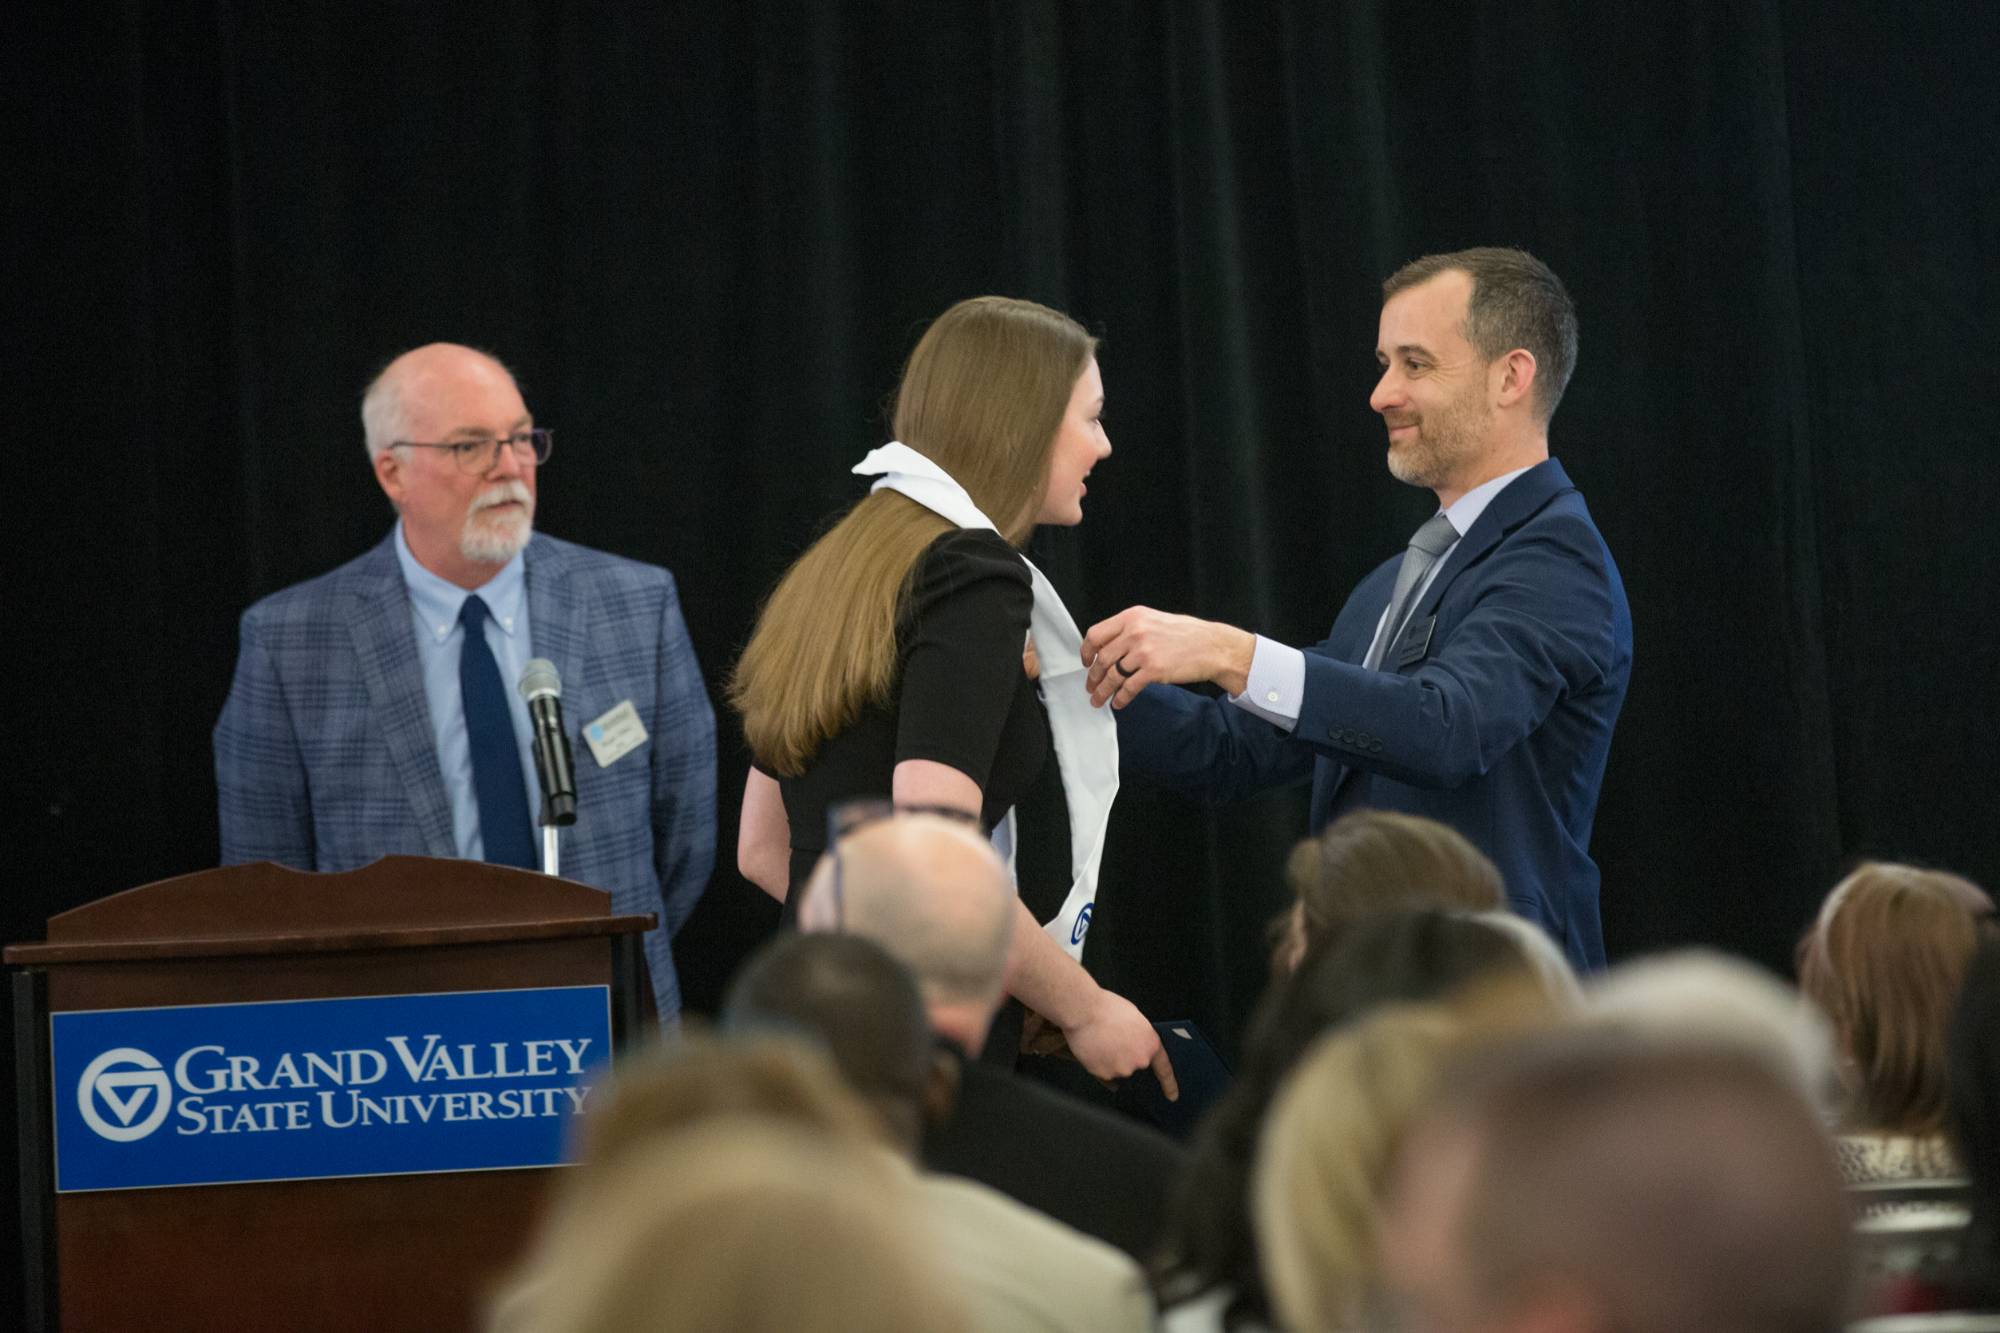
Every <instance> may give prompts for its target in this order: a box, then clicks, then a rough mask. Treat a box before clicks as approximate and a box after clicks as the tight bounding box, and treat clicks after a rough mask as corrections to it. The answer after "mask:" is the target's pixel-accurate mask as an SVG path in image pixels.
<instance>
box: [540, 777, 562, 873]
mask: <svg viewBox="0 0 2000 1333" xmlns="http://www.w3.org/2000/svg"><path fill="white" fill-rule="evenodd" d="M561 864H562V853H561V851H560V850H559V848H558V847H557V845H556V825H555V823H554V822H553V821H552V820H551V819H550V818H549V798H548V797H546V796H544V797H543V798H542V873H543V874H544V875H555V874H559V873H561V872H560V869H559V867H560V866H561Z"/></svg>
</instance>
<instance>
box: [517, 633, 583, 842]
mask: <svg viewBox="0 0 2000 1333" xmlns="http://www.w3.org/2000/svg"><path fill="white" fill-rule="evenodd" d="M518 688H519V689H520V691H521V697H522V698H523V699H526V700H527V701H528V717H529V719H530V721H531V722H532V723H533V725H534V729H535V775H536V776H537V777H539V778H540V779H541V780H542V823H543V824H545V825H569V824H574V823H575V822H576V765H575V764H574V763H573V762H572V761H571V759H570V752H569V737H568V736H566V735H564V734H563V721H562V677H561V676H559V675H557V674H556V664H555V663H554V662H551V661H549V659H548V658H546V657H537V658H535V659H534V660H533V661H531V662H529V663H528V665H526V666H525V667H522V668H521V681H520V685H519V686H518Z"/></svg>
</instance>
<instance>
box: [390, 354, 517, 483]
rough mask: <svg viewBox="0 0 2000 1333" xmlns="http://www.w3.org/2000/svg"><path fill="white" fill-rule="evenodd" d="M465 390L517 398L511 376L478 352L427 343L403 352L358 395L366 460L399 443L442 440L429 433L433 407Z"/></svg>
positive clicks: (440, 434)
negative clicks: (366, 447) (367, 457)
mask: <svg viewBox="0 0 2000 1333" xmlns="http://www.w3.org/2000/svg"><path fill="white" fill-rule="evenodd" d="M467 391H474V392H479V393H482V394H495V393H497V394H500V395H502V396H505V395H507V394H512V395H513V397H514V398H515V399H516V400H518V399H519V398H520V389H519V387H518V386H517V385H516V384H515V383H514V372H513V371H511V370H509V369H507V367H506V366H504V365H502V364H501V363H500V359H499V358H498V357H496V356H493V355H492V354H491V353H488V352H482V351H480V350H479V349H478V348H477V347H466V346H464V345H462V344H460V343H426V344H425V345H424V346H422V347H413V348H411V349H410V350H409V351H407V352H404V353H403V354H402V355H401V356H399V357H397V358H396V359H395V360H393V361H391V362H390V363H389V364H388V365H386V366H384V367H382V371H381V373H380V374H378V375H377V376H376V377H375V378H374V379H373V380H371V381H370V382H369V384H368V388H367V389H366V390H364V391H363V393H362V395H361V427H362V431H363V433H364V434H365V436H366V438H367V442H368V456H369V457H370V458H373V457H375V455H377V454H379V453H381V452H382V451H383V450H384V449H387V448H388V447H389V446H390V445H391V444H394V443H395V442H396V441H398V440H438V439H443V438H444V432H443V431H435V430H433V429H431V428H430V422H429V417H430V416H432V415H434V412H433V411H432V410H431V408H432V405H433V404H436V405H439V406H443V405H444V403H445V402H447V401H448V400H451V399H454V398H456V397H458V396H460V395H462V394H464V393H466V392H467ZM524 410H525V409H524Z"/></svg>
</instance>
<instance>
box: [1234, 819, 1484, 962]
mask: <svg viewBox="0 0 2000 1333" xmlns="http://www.w3.org/2000/svg"><path fill="white" fill-rule="evenodd" d="M1285 879H1286V881H1287V882H1289V883H1290V884H1291V886H1292V894H1293V897H1294V899H1295V901H1294V902H1293V904H1292V907H1291V909H1290V911H1289V912H1288V914H1287V915H1286V916H1285V917H1284V918H1282V921H1281V926H1280V931H1279V938H1278V944H1277V950H1276V957H1275V958H1274V960H1273V961H1274V963H1275V964H1276V966H1277V968H1278V969H1279V970H1281V971H1287V972H1288V971H1290V970H1291V969H1293V968H1295V967H1297V966H1298V965H1299V960H1300V959H1302V958H1304V957H1305V955H1306V951H1307V949H1309V948H1311V947H1313V946H1315V945H1319V944H1321V943H1322V942H1323V941H1325V940H1327V939H1328V938H1330V937H1331V936H1332V935H1333V934H1334V933H1335V932H1336V931H1338V930H1339V929H1341V928H1342V927H1343V926H1346V925H1348V924H1349V923H1351V922H1354V921H1357V920H1359V919H1360V918H1362V917H1365V916H1370V915H1373V914H1375V913H1378V912H1392V911H1398V910H1401V909H1403V908H1410V907H1442V908H1463V909H1464V910H1466V911H1472V912H1484V911H1492V910H1495V909H1498V908H1500V907H1503V906H1505V904H1506V901H1507V891H1506V887H1505V885H1503V884H1502V882H1501V879H1500V872H1499V870H1498V869H1496V868H1495V867H1494V865H1493V862H1492V861H1490V860H1488V859H1487V857H1486V854H1485V853H1483V852H1481V851H1480V850H1479V849H1478V848H1477V847H1474V846H1473V845H1472V844H1471V843H1470V842H1467V841H1466V839H1465V836H1464V835H1463V834H1461V833H1459V832H1458V831H1457V830H1455V829H1451V828H1447V827H1446V826H1445V825H1443V824H1440V823H1438V822H1437V821H1436V820H1434V819H1425V818H1423V817H1421V816H1419V815H1404V814H1397V813H1395V812H1393V811H1389V810H1356V811H1354V812H1352V813H1350V814H1345V815H1342V816H1341V817H1340V818H1339V819H1336V820H1334V821H1333V822H1332V823H1331V824H1329V825H1327V826H1326V828H1325V829H1324V830H1323V831H1322V832H1321V833H1320V834H1319V836H1318V837H1315V838H1307V839H1305V840H1304V841H1302V842H1300V843H1299V845H1298V846H1296V847H1294V848H1293V849H1292V855H1291V859H1290V860H1289V861H1287V862H1286V863H1285Z"/></svg>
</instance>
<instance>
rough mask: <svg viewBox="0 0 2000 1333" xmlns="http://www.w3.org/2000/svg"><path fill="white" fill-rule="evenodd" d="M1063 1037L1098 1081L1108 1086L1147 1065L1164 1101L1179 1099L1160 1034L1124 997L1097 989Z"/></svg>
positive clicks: (1178, 1087)
mask: <svg viewBox="0 0 2000 1333" xmlns="http://www.w3.org/2000/svg"><path fill="white" fill-rule="evenodd" d="M1063 1035H1064V1036H1065V1037H1067V1038H1068V1039H1069V1050H1070V1054H1071V1055H1074V1056H1075V1057H1076V1062H1077V1063H1078V1064H1080V1065H1082V1066H1083V1067H1084V1068H1085V1069H1087V1070H1089V1071H1090V1072H1091V1073H1092V1074H1094V1075H1096V1076H1097V1077H1098V1078H1100V1079H1103V1080H1104V1081H1106V1082H1107V1083H1108V1082H1110V1081H1111V1080H1112V1079H1117V1078H1124V1077H1126V1076H1127V1075H1130V1074H1134V1073H1137V1072H1138V1071H1139V1070H1141V1069H1144V1068H1146V1067H1147V1066H1148V1065H1150V1066H1152V1069H1153V1073H1154V1075H1155V1076H1156V1077H1157V1078H1158V1079H1159V1080H1160V1088H1161V1090H1162V1091H1164V1092H1165V1093H1166V1094H1167V1100H1168V1101H1170V1102H1172V1101H1179V1100H1180V1095H1181V1088H1180V1084H1179V1083H1177V1082H1176V1081H1175V1080H1174V1066H1173V1063H1172V1062H1171V1061H1169V1060H1168V1059H1167V1052H1166V1048H1165V1047H1163V1046H1161V1045H1160V1034H1159V1033H1157V1032H1155V1031H1153V1025H1152V1024H1151V1023H1148V1022H1147V1021H1146V1016H1145V1015H1144V1014H1142V1013H1140V1012H1139V1011H1138V1009H1137V1008H1135V1007H1134V1006H1133V1004H1132V1002H1131V1001H1130V1000H1128V999H1126V998H1125V997H1124V996H1122V995H1114V994H1112V993H1111V992H1110V991H1108V990H1104V989H1102V988H1099V990H1098V992H1097V995H1096V997H1095V998H1094V999H1093V1000H1092V1001H1091V1006H1090V1012H1089V1013H1088V1014H1087V1015H1086V1016H1085V1018H1084V1020H1083V1022H1081V1023H1077V1024H1074V1025H1073V1026H1071V1027H1067V1028H1065V1029H1063Z"/></svg>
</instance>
